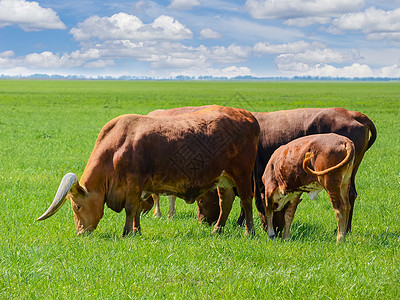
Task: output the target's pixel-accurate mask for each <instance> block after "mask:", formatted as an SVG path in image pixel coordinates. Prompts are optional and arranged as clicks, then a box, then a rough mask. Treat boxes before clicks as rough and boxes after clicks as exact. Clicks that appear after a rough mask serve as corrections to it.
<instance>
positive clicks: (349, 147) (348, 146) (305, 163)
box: [303, 143, 354, 176]
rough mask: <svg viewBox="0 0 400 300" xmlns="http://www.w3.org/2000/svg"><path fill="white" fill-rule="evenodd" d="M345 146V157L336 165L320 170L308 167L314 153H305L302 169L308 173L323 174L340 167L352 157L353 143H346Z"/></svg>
mask: <svg viewBox="0 0 400 300" xmlns="http://www.w3.org/2000/svg"><path fill="white" fill-rule="evenodd" d="M345 148H346V151H347V154H346V157H345V158H344V159H343V160H342V161H341V162H340V163H338V164H337V165H336V166H333V167H330V168H328V169H325V170H322V171H315V170H312V169H310V163H311V159H312V158H313V157H314V153H312V152H307V153H306V155H305V158H304V161H303V169H304V171H306V173H307V174H310V175H316V176H323V175H326V174H328V173H330V172H332V171H335V170H337V169H340V168H342V167H343V166H345V165H347V164H348V163H350V162H351V161H352V160H353V159H354V145H353V144H350V143H346V145H345Z"/></svg>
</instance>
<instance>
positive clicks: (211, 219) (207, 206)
mask: <svg viewBox="0 0 400 300" xmlns="http://www.w3.org/2000/svg"><path fill="white" fill-rule="evenodd" d="M196 202H197V205H198V207H199V212H198V221H199V222H202V221H205V222H207V223H208V224H209V225H212V224H213V223H215V222H217V220H218V217H219V214H220V207H219V197H218V192H217V190H216V189H214V190H210V191H208V192H207V193H205V194H203V195H201V196H200V197H198V198H197V199H196Z"/></svg>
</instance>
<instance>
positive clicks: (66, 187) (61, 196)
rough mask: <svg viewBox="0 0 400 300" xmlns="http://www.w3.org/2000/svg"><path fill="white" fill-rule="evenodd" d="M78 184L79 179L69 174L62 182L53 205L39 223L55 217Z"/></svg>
mask: <svg viewBox="0 0 400 300" xmlns="http://www.w3.org/2000/svg"><path fill="white" fill-rule="evenodd" d="M77 184H78V178H77V177H76V175H75V174H73V173H68V174H67V175H65V176H64V177H63V179H62V180H61V183H60V186H59V188H58V190H57V194H56V196H55V197H54V200H53V203H52V204H51V205H50V207H49V208H48V209H47V210H46V212H45V213H44V214H43V215H42V216H41V217H39V218H38V219H37V221H42V220H45V219H47V218H48V217H51V216H52V215H54V214H55V213H56V212H57V210H59V209H60V207H61V206H62V205H63V204H64V203H65V201H66V200H67V198H66V197H67V194H68V193H69V191H70V190H71V188H72V187H74V186H76V185H77Z"/></svg>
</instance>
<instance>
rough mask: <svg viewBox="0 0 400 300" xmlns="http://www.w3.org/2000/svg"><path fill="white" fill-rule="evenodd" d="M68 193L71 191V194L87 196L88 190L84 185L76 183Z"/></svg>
mask: <svg viewBox="0 0 400 300" xmlns="http://www.w3.org/2000/svg"><path fill="white" fill-rule="evenodd" d="M70 193H71V194H72V195H73V196H87V194H88V191H87V189H86V188H85V187H84V186H82V185H80V184H79V183H78V184H76V185H74V186H73V187H72V188H71V191H70Z"/></svg>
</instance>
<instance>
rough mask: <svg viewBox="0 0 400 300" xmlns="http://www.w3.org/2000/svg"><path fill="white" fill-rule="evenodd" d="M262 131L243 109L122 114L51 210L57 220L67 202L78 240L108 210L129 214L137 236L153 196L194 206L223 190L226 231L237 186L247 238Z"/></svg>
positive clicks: (217, 227) (127, 229)
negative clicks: (169, 196)
mask: <svg viewBox="0 0 400 300" xmlns="http://www.w3.org/2000/svg"><path fill="white" fill-rule="evenodd" d="M259 133H260V128H259V125H258V123H257V120H256V119H255V118H254V117H253V115H252V114H251V113H249V112H248V111H245V110H243V109H233V108H229V107H222V106H210V107H206V108H204V109H201V110H199V111H197V112H193V113H188V114H184V115H180V116H176V117H173V116H172V117H161V116H160V117H150V116H141V115H123V116H120V117H117V118H115V119H113V120H111V121H110V122H108V123H107V124H106V125H105V126H104V127H103V129H102V130H101V132H100V134H99V136H98V138H97V141H96V144H95V146H94V149H93V152H92V154H91V156H90V158H89V161H88V163H87V165H86V168H85V170H84V172H83V174H82V178H81V180H80V182H79V181H78V179H77V176H76V175H75V174H72V173H69V174H67V175H66V176H64V178H63V180H62V181H61V184H60V187H59V189H58V191H57V194H56V196H55V198H54V200H53V203H52V204H51V205H50V207H49V208H48V210H47V211H46V212H45V213H44V214H43V215H42V216H41V217H39V218H38V220H39V221H40V220H44V219H46V218H48V217H50V216H51V215H53V214H54V213H55V212H56V211H57V210H58V209H59V208H60V207H61V206H62V205H63V204H64V202H65V201H66V198H67V197H68V198H70V200H71V206H72V210H73V213H74V219H75V227H76V229H77V233H78V234H81V233H83V232H91V231H93V230H94V229H95V228H96V227H97V225H98V223H99V221H100V219H101V218H102V216H103V211H104V204H107V206H108V207H110V208H111V209H112V210H114V211H116V212H120V211H122V209H124V208H125V213H126V222H125V226H124V230H123V234H124V235H127V234H129V233H135V232H139V233H140V212H141V209H140V203H141V199H142V198H143V197H144V196H147V195H148V194H152V193H155V194H164V193H166V194H173V195H177V196H178V197H180V198H182V199H184V200H185V201H186V202H188V203H193V202H194V201H195V199H196V198H198V197H199V196H200V195H202V194H204V193H206V192H208V191H209V190H212V189H215V188H216V187H217V189H218V195H219V198H220V214H219V218H218V221H217V223H216V224H215V227H214V230H213V233H216V232H220V231H221V230H222V228H223V227H224V225H225V223H226V220H227V218H228V215H229V212H230V210H231V208H232V202H233V199H234V195H232V194H233V193H232V187H233V186H236V188H237V191H238V193H239V197H240V199H241V204H242V206H243V207H244V209H245V218H246V233H250V232H252V231H253V215H252V197H253V195H252V184H251V173H252V168H253V165H254V162H255V159H256V155H257V144H258V137H259Z"/></svg>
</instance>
